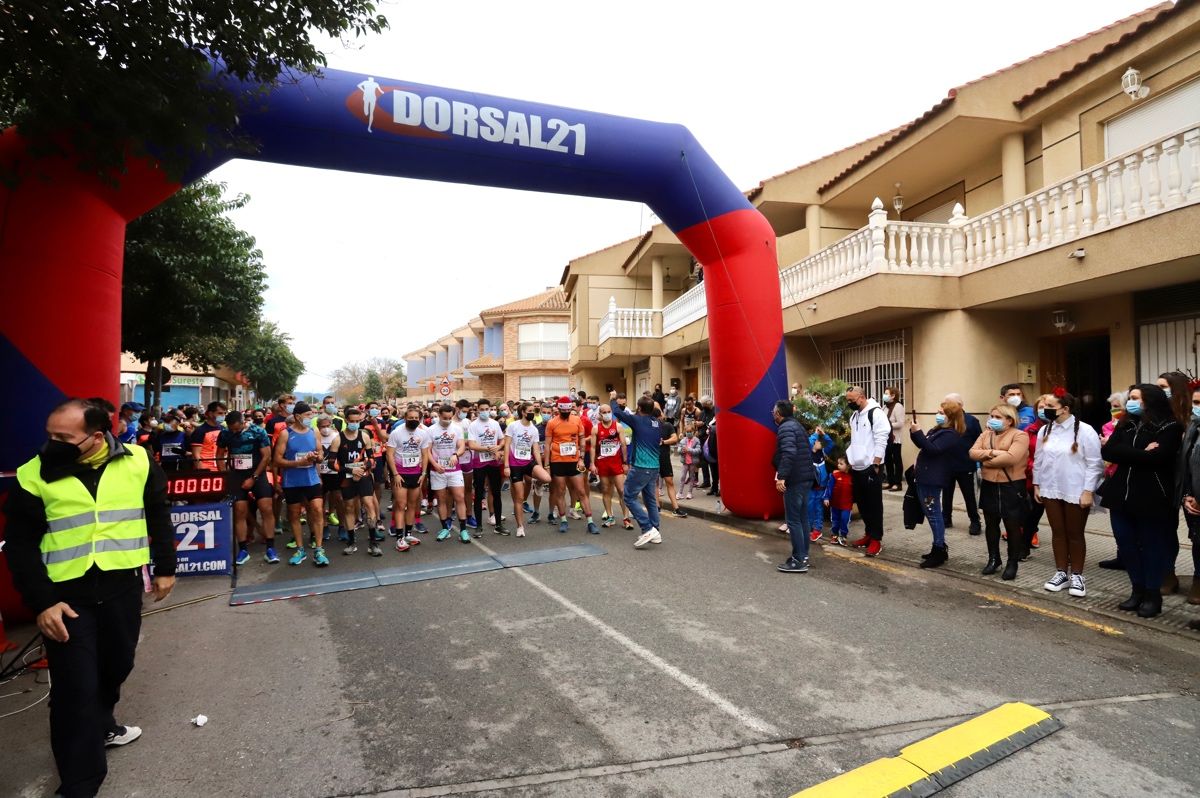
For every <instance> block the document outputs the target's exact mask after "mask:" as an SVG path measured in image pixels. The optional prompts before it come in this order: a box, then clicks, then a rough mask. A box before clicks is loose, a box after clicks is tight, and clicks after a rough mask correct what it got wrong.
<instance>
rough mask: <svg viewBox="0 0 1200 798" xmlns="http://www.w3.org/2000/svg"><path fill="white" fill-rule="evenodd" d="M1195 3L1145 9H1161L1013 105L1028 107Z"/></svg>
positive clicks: (1179, 0)
mask: <svg viewBox="0 0 1200 798" xmlns="http://www.w3.org/2000/svg"><path fill="white" fill-rule="evenodd" d="M1196 2H1197V0H1176V2H1175V3H1174V5H1172V4H1171V3H1163V4H1161V5H1158V6H1153V7H1152V8H1149V9H1146V11H1152V10H1154V9H1155V8H1157V9H1161V10H1160V11H1159V12H1158V13H1157V14H1155V15H1154V16H1153V17H1151V18H1150V19H1148V20H1146V21H1145V22H1143V23H1142V24H1140V25H1138V26H1137V27H1136V28H1134V29H1133V30H1131V31H1129V32H1128V33H1126V34H1125V35H1124V36H1122V37H1121V38H1119V39H1117V40H1115V41H1112V42H1109V43H1108V44H1106V45H1105V46H1104V47H1102V48H1100V49H1099V50H1097V51H1096V52H1094V53H1092V54H1091V55H1089V56H1088V57H1087V58H1085V59H1083V60H1082V61H1078V62H1076V63H1075V64H1074V65H1073V66H1072V67H1070V68H1069V69H1067V70H1065V71H1063V72H1061V73H1060V74H1059V75H1058V76H1057V77H1055V78H1053V79H1051V80H1050V81H1048V82H1046V83H1044V84H1043V85H1041V86H1038V87H1037V88H1036V89H1034V90H1033V91H1031V92H1029V93H1028V94H1026V95H1025V96H1024V97H1022V98H1020V99H1019V100H1013V105H1015V106H1016V107H1017V108H1024V107H1025V106H1027V105H1029V103H1031V102H1033V101H1034V100H1036V99H1037V98H1038V97H1041V96H1042V95H1043V94H1045V93H1046V92H1048V91H1050V90H1051V89H1054V88H1055V87H1057V86H1060V85H1062V84H1063V83H1065V82H1067V81H1068V80H1070V79H1071V78H1072V77H1074V76H1075V75H1078V74H1079V73H1080V72H1082V71H1083V70H1085V69H1087V68H1088V67H1089V66H1091V65H1092V64H1094V63H1096V62H1097V61H1099V60H1100V59H1102V58H1104V57H1105V56H1107V55H1108V54H1110V53H1112V52H1114V51H1115V50H1118V49H1120V48H1121V47H1124V46H1125V45H1127V44H1129V43H1130V42H1133V41H1134V40H1136V39H1140V38H1141V37H1142V36H1145V35H1146V34H1147V33H1149V32H1150V31H1152V30H1154V29H1155V28H1157V27H1158V26H1159V25H1162V24H1163V23H1164V22H1166V21H1167V20H1169V19H1172V18H1173V17H1175V16H1176V15H1178V14H1180V13H1182V12H1183V11H1185V10H1187V9H1189V8H1191V7H1192V6H1194V5H1196ZM1146 11H1143V12H1141V13H1142V14H1145V13H1146ZM1134 16H1137V15H1136V14H1135V15H1134ZM1125 21H1126V20H1121V22H1125ZM1113 24H1114V25H1116V24H1119V23H1116V22H1114V23H1113ZM1109 27H1112V26H1111V25H1110V26H1109Z"/></svg>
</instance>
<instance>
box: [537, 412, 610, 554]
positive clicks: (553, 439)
mask: <svg viewBox="0 0 1200 798" xmlns="http://www.w3.org/2000/svg"><path fill="white" fill-rule="evenodd" d="M574 410H575V402H574V401H572V399H571V397H569V396H563V397H561V398H560V399H559V400H558V416H557V417H555V418H552V419H550V421H549V423H547V424H546V446H547V448H548V449H549V450H550V506H551V507H556V508H558V511H559V512H560V513H561V516H560V517H561V519H562V520H561V521H560V522H559V524H558V531H559V532H564V533H565V532H566V531H567V529H568V524H567V503H566V501H565V499H566V497H565V496H564V488H565V489H566V490H567V492H569V495H570V498H571V501H572V502H579V503H581V504H582V505H583V511H584V513H585V515H586V516H587V530H588V532H589V533H591V534H593V535H599V534H600V528H599V527H598V526H596V522H595V521H593V520H592V503H591V500H590V498H589V497H588V490H587V479H586V473H587V472H586V470H585V469H584V467H583V449H584V439H585V433H584V427H583V421H582V420H581V419H580V417H579V415H577V414H575V413H574Z"/></svg>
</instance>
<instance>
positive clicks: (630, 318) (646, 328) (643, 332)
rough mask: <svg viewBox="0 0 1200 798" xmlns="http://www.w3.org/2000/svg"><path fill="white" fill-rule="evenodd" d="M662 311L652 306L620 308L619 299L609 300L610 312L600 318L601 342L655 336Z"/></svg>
mask: <svg viewBox="0 0 1200 798" xmlns="http://www.w3.org/2000/svg"><path fill="white" fill-rule="evenodd" d="M659 314H660V311H657V310H652V309H650V308H619V307H617V300H616V299H615V298H610V299H609V300H608V313H605V314H604V316H603V317H602V318H601V319H600V339H599V343H604V342H605V341H607V340H608V339H609V338H654V337H657V336H658V331H657V330H655V320H656V317H658V316H659Z"/></svg>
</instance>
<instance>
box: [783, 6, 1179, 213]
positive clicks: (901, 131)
mask: <svg viewBox="0 0 1200 798" xmlns="http://www.w3.org/2000/svg"><path fill="white" fill-rule="evenodd" d="M1195 2H1198V0H1177V2H1176V3H1175V4H1174V5H1172V4H1171V3H1160V4H1159V5H1156V6H1151V7H1150V8H1147V9H1145V10H1143V11H1139V12H1137V13H1136V14H1130V15H1129V16H1128V17H1124V18H1122V19H1118V20H1116V21H1115V22H1110V23H1109V24H1107V25H1105V26H1104V27H1101V28H1097V29H1096V30H1094V31H1092V32H1090V33H1085V34H1084V35H1082V36H1077V37H1075V38H1074V39H1071V40H1070V41H1067V42H1063V43H1062V44H1059V45H1056V46H1054V47H1051V48H1049V49H1048V50H1043V51H1042V52H1040V53H1038V54H1037V55H1032V56H1030V57H1028V58H1023V59H1021V60H1020V61H1016V62H1014V63H1012V64H1009V65H1008V66H1006V67H1003V68H1001V69H997V70H995V71H994V72H989V73H988V74H986V75H983V76H982V77H978V78H975V79H974V80H970V81H967V82H966V83H964V84H962V85H961V86H957V87H955V88H953V89H950V91H949V92H947V93H946V97H945V98H944V99H943V100H942V101H941V102H939V103H938V104H937V105H935V106H933V107H932V108H930V109H929V110H928V111H926V112H925V113H923V114H921V115H920V116H919V117H917V118H916V119H914V120H913V121H911V122H909V123H908V124H906V125H901V126H900V127H898V128H896V129H895V130H894V131H893V135H891V136H889V137H888V138H887V139H886V140H885V141H883V142H881V143H880V144H879V146H877V147H875V149H873V150H871V151H870V152H868V153H867V154H866V155H864V156H863V157H861V158H859V159H858V160H857V161H855V162H854V163H853V164H851V165H850V166H849V167H847V168H845V169H843V170H842V171H841V172H839V173H838V174H837V175H836V176H835V177H833V178H832V179H831V180H829V181H828V182H826V183H825V185H823V186H821V187H820V188H819V189H817V192H818V193H820V194H823V193H825V192H826V191H828V190H829V189H830V188H832V187H833V186H834V185H836V184H837V183H838V182H840V181H841V180H842V179H843V178H845V177H846V176H848V175H849V174H851V173H852V172H855V171H857V170H858V169H859V168H860V167H862V166H863V165H865V164H866V163H868V162H869V161H871V160H873V159H875V158H877V157H878V156H879V155H880V154H882V153H883V152H884V151H885V150H887V149H889V148H890V147H892V146H893V145H894V144H896V143H897V142H899V141H901V140H902V139H904V138H905V137H906V136H907V135H908V134H910V133H912V132H913V131H915V130H916V129H917V128H918V127H920V126H921V125H922V124H924V123H925V122H927V121H928V120H929V119H931V118H932V117H934V116H936V115H937V114H938V112H940V111H941V110H942V109H944V108H946V107H947V106H949V105H950V104H951V103H952V102H954V98H955V96H957V94H958V92H959V90H960V89H963V88H965V87H967V86H973V85H975V84H976V83H980V82H982V81H985V80H988V79H989V78H993V77H996V76H997V75H1002V74H1004V73H1005V72H1009V71H1011V70H1013V69H1016V68H1017V67H1021V66H1024V65H1025V64H1028V63H1030V62H1032V61H1036V60H1037V59H1039V58H1042V57H1044V56H1047V55H1050V54H1052V53H1056V52H1058V51H1060V50H1062V49H1064V48H1066V47H1070V46H1071V45H1073V44H1078V43H1079V42H1082V41H1086V40H1087V39H1090V38H1091V37H1093V36H1096V35H1098V34H1101V33H1104V32H1105V31H1107V30H1111V29H1113V28H1115V27H1117V26H1119V25H1123V24H1125V23H1126V22H1129V21H1131V20H1134V19H1137V18H1138V17H1141V16H1145V15H1146V14H1149V13H1151V12H1153V11H1155V10H1157V11H1158V13H1157V14H1156V15H1155V16H1153V17H1151V18H1150V19H1149V20H1147V21H1146V22H1143V23H1142V24H1141V25H1139V26H1138V27H1137V28H1135V29H1134V30H1132V31H1130V32H1129V33H1127V34H1125V35H1124V36H1122V37H1121V38H1120V39H1117V40H1116V41H1115V42H1112V43H1110V44H1108V45H1106V46H1105V47H1103V48H1101V49H1100V50H1098V51H1097V52H1095V53H1093V54H1092V55H1090V56H1088V58H1087V59H1085V60H1084V61H1081V62H1079V63H1078V64H1076V65H1075V66H1074V67H1072V68H1071V69H1070V70H1068V71H1067V72H1064V73H1063V74H1062V75H1060V76H1059V77H1057V78H1055V79H1054V80H1053V81H1051V82H1050V83H1048V84H1046V86H1044V87H1042V88H1040V89H1035V90H1034V92H1032V93H1031V94H1028V95H1026V96H1025V97H1022V98H1021V99H1020V100H1017V101H1015V102H1014V105H1016V106H1017V107H1018V108H1020V107H1022V105H1023V104H1024V103H1026V102H1028V101H1030V100H1032V99H1033V98H1034V97H1035V96H1037V95H1038V94H1040V93H1041V92H1044V91H1048V90H1049V89H1050V88H1052V87H1053V86H1054V85H1057V82H1059V81H1061V80H1065V79H1066V78H1067V77H1069V76H1070V75H1071V74H1074V72H1075V71H1077V70H1079V69H1082V68H1083V67H1084V66H1086V65H1087V64H1088V63H1091V62H1093V61H1094V60H1095V59H1098V58H1100V57H1102V56H1103V55H1104V54H1106V53H1108V52H1111V50H1112V49H1113V48H1114V47H1117V46H1120V45H1121V44H1123V43H1126V42H1128V41H1129V40H1130V39H1131V37H1135V36H1140V35H1141V33H1143V32H1144V30H1143V29H1148V28H1147V26H1151V27H1153V26H1154V25H1157V24H1159V23H1160V22H1161V21H1162V19H1163V17H1165V16H1169V15H1172V14H1174V13H1176V12H1177V11H1178V10H1179V9H1180V7H1182V6H1190V5H1192V4H1193V3H1195ZM869 140H870V139H867V141H869ZM861 143H862V142H859V144H861ZM853 146H857V145H851V147H853ZM845 149H850V148H849V147H847V148H845ZM843 151H844V150H839V151H838V152H843ZM833 154H834V155H836V154H837V153H833ZM826 157H828V156H826ZM806 165H807V164H806ZM797 168H800V167H797ZM793 171H794V170H793ZM784 174H787V173H786V172H785V173H784Z"/></svg>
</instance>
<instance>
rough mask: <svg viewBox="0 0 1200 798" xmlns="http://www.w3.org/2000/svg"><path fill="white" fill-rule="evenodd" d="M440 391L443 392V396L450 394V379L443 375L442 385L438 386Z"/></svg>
mask: <svg viewBox="0 0 1200 798" xmlns="http://www.w3.org/2000/svg"><path fill="white" fill-rule="evenodd" d="M438 393H439V394H441V395H442V396H449V395H450V380H448V379H447V378H445V377H442V387H441V388H438Z"/></svg>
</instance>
